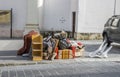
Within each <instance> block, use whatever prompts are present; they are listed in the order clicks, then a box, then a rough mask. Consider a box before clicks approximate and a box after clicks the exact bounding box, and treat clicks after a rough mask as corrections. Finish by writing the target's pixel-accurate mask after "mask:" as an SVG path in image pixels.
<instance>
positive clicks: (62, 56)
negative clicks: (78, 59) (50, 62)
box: [58, 49, 74, 59]
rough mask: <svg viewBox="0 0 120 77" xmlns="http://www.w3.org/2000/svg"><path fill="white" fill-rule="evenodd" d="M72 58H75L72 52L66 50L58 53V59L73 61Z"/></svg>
mask: <svg viewBox="0 0 120 77" xmlns="http://www.w3.org/2000/svg"><path fill="white" fill-rule="evenodd" d="M72 58H74V56H73V51H72V50H70V49H64V50H59V51H58V59H72Z"/></svg>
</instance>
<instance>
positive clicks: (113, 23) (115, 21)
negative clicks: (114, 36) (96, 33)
mask: <svg viewBox="0 0 120 77" xmlns="http://www.w3.org/2000/svg"><path fill="white" fill-rule="evenodd" d="M118 21H119V19H114V20H113V22H112V26H114V27H117V24H118Z"/></svg>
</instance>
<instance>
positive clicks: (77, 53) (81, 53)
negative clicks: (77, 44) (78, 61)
mask: <svg viewBox="0 0 120 77" xmlns="http://www.w3.org/2000/svg"><path fill="white" fill-rule="evenodd" d="M84 51H85V48H82V49H79V48H76V51H75V57H81V56H83V52H84Z"/></svg>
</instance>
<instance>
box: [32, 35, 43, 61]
mask: <svg viewBox="0 0 120 77" xmlns="http://www.w3.org/2000/svg"><path fill="white" fill-rule="evenodd" d="M42 55H43V37H42V36H41V35H40V34H37V35H32V60H33V61H40V60H42V57H43V56H42Z"/></svg>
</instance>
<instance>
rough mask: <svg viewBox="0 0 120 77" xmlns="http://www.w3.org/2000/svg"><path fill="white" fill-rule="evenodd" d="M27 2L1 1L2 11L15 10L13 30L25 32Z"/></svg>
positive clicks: (24, 0)
mask: <svg viewBox="0 0 120 77" xmlns="http://www.w3.org/2000/svg"><path fill="white" fill-rule="evenodd" d="M26 5H27V0H9V1H8V0H0V10H10V9H11V8H13V29H18V30H23V28H24V26H25V24H26V12H27V6H26Z"/></svg>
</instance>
